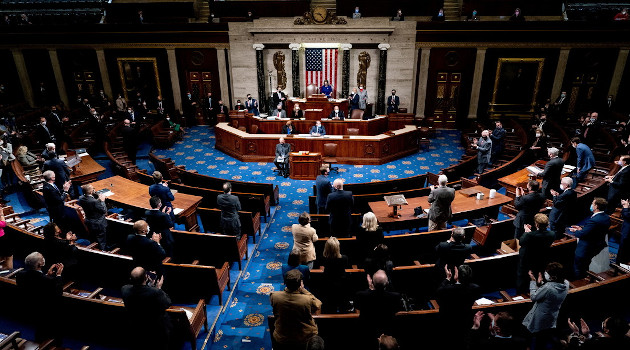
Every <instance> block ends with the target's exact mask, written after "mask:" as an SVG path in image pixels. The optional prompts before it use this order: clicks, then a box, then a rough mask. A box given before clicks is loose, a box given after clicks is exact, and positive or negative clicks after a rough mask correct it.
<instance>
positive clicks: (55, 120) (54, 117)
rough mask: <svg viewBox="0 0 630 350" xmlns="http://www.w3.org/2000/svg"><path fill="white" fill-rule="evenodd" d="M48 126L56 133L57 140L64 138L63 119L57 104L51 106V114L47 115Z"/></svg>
mask: <svg viewBox="0 0 630 350" xmlns="http://www.w3.org/2000/svg"><path fill="white" fill-rule="evenodd" d="M46 126H47V127H48V129H49V130H50V131H51V132H52V133H54V134H55V138H56V139H57V140H60V139H62V137H60V134H63V120H62V118H61V116H60V115H59V112H58V111H57V106H51V107H50V114H48V116H47V117H46Z"/></svg>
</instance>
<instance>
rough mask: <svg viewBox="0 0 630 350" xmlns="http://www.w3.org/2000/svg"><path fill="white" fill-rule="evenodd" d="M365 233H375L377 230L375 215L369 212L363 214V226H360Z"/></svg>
mask: <svg viewBox="0 0 630 350" xmlns="http://www.w3.org/2000/svg"><path fill="white" fill-rule="evenodd" d="M361 227H363V228H364V229H366V230H367V231H376V229H377V228H378V220H377V219H376V215H374V213H372V212H371V211H368V212H367V213H365V214H363V224H362V225H361Z"/></svg>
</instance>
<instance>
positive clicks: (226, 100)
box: [217, 48, 232, 108]
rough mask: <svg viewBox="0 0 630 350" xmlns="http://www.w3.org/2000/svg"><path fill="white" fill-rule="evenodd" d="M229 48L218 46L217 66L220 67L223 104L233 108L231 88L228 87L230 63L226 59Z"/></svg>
mask: <svg viewBox="0 0 630 350" xmlns="http://www.w3.org/2000/svg"><path fill="white" fill-rule="evenodd" d="M226 51H227V49H221V48H217V67H218V68H219V85H220V88H221V99H222V100H223V104H224V105H225V106H228V108H231V106H232V104H231V103H232V102H231V101H230V97H229V95H230V89H229V88H228V65H227V60H226V59H225V57H226V56H227V55H226Z"/></svg>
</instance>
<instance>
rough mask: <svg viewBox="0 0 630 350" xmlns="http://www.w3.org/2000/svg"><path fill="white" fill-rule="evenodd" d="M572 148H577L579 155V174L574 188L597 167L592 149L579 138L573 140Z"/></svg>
mask: <svg viewBox="0 0 630 350" xmlns="http://www.w3.org/2000/svg"><path fill="white" fill-rule="evenodd" d="M571 146H573V148H575V153H576V154H577V174H576V176H575V181H574V183H573V188H575V186H576V185H577V184H578V183H579V182H580V181H582V180H584V178H585V177H586V174H587V173H588V171H589V170H591V168H592V167H594V166H595V156H593V152H591V149H590V148H589V147H588V146H587V145H585V144H583V143H582V142H581V141H580V138H579V137H574V138H572V139H571Z"/></svg>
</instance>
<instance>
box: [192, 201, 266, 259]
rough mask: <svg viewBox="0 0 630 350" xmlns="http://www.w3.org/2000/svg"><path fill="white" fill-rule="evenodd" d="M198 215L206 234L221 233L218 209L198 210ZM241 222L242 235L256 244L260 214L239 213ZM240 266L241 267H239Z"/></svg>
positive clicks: (219, 211)
mask: <svg viewBox="0 0 630 350" xmlns="http://www.w3.org/2000/svg"><path fill="white" fill-rule="evenodd" d="M197 215H199V218H200V219H201V223H202V224H203V228H204V231H205V232H219V231H220V227H221V210H220V209H217V208H201V207H199V208H197ZM238 216H239V220H240V221H241V234H243V236H251V237H252V241H253V243H256V234H258V236H260V234H261V233H262V231H261V229H260V213H252V212H249V211H242V210H241V211H239V212H238ZM239 266H240V265H239Z"/></svg>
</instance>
